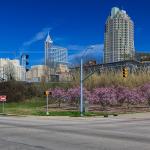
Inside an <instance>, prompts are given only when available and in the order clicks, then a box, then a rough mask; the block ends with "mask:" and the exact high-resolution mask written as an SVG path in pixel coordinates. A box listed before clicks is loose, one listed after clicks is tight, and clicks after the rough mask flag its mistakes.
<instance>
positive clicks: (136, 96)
mask: <svg viewBox="0 0 150 150" xmlns="http://www.w3.org/2000/svg"><path fill="white" fill-rule="evenodd" d="M124 97H125V103H126V104H127V106H128V108H129V106H130V105H137V104H141V103H144V98H143V97H142V96H141V94H140V92H138V89H136V88H134V89H128V90H127V92H126V93H125V95H124Z"/></svg>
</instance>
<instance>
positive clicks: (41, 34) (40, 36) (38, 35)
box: [23, 28, 52, 47]
mask: <svg viewBox="0 0 150 150" xmlns="http://www.w3.org/2000/svg"><path fill="white" fill-rule="evenodd" d="M50 30H52V28H43V29H42V30H41V31H40V32H38V33H36V34H35V36H33V37H32V38H31V39H30V40H28V41H26V42H24V43H23V47H25V46H30V45H31V44H33V43H35V42H37V41H40V40H43V39H44V38H45V36H46V34H47V33H48V31H50Z"/></svg>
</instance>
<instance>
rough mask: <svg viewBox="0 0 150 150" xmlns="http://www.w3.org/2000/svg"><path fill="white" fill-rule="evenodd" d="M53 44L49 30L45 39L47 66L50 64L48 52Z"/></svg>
mask: <svg viewBox="0 0 150 150" xmlns="http://www.w3.org/2000/svg"><path fill="white" fill-rule="evenodd" d="M52 44H53V41H52V40H51V38H50V35H49V32H48V35H47V38H46V40H45V66H47V65H48V53H49V50H50V49H51V47H52Z"/></svg>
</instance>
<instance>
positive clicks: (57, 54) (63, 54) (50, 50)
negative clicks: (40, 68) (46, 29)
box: [45, 34, 68, 73]
mask: <svg viewBox="0 0 150 150" xmlns="http://www.w3.org/2000/svg"><path fill="white" fill-rule="evenodd" d="M67 61H68V51H67V49H66V48H63V47H60V46H54V45H53V41H52V40H51V38H50V35H49V34H48V35H47V38H46V41H45V65H46V66H48V67H49V68H50V69H52V70H56V69H57V67H58V66H59V65H60V64H65V65H67ZM53 73H55V71H54V72H53Z"/></svg>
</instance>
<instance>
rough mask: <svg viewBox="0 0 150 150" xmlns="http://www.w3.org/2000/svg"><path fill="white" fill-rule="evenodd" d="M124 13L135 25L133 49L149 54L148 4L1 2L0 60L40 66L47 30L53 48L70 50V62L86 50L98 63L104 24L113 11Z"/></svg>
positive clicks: (128, 0)
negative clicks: (24, 59)
mask: <svg viewBox="0 0 150 150" xmlns="http://www.w3.org/2000/svg"><path fill="white" fill-rule="evenodd" d="M114 6H118V7H120V8H123V9H125V10H126V11H127V13H128V14H129V16H130V17H131V18H132V20H133V21H134V23H135V48H136V50H138V51H147V52H150V42H149V39H150V38H149V35H150V20H149V18H150V9H149V6H150V1H149V0H136V1H135V0H1V1H0V57H8V58H14V57H19V54H20V53H21V52H23V51H24V52H27V53H29V55H30V65H33V64H41V63H42V62H43V57H44V39H45V36H46V33H47V31H48V30H50V35H51V37H52V39H53V41H54V44H55V45H59V46H63V47H66V48H68V50H69V60H72V59H73V58H74V56H76V55H80V53H82V51H83V50H84V49H85V48H86V47H89V46H91V45H92V46H93V45H94V46H95V49H94V50H93V53H92V52H89V54H90V55H93V56H94V57H96V59H99V58H100V56H101V55H102V49H103V43H104V24H105V21H106V18H107V16H108V15H109V14H110V10H111V8H112V7H114Z"/></svg>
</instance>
